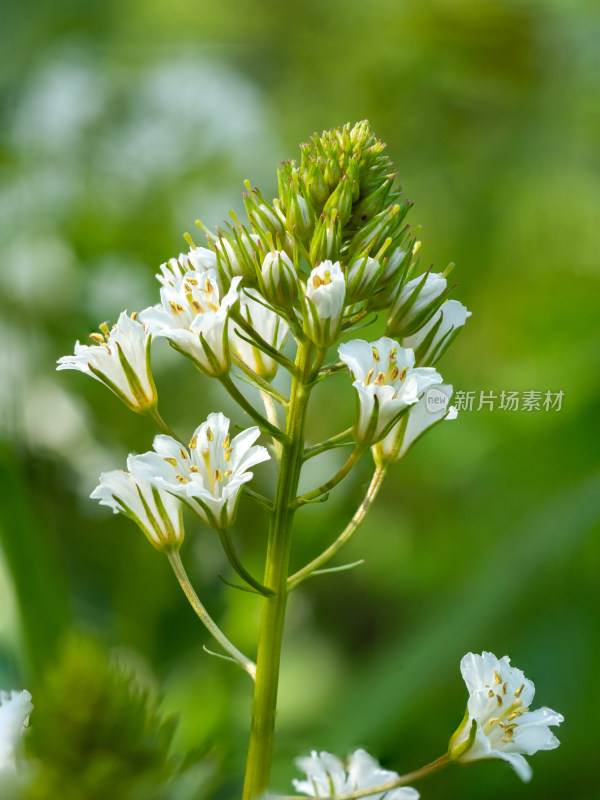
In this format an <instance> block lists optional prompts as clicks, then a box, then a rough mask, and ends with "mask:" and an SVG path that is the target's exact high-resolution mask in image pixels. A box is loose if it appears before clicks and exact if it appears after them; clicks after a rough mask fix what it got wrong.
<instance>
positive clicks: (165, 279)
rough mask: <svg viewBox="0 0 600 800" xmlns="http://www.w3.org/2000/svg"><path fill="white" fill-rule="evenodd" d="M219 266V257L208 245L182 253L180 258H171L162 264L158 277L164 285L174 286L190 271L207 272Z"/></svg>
mask: <svg viewBox="0 0 600 800" xmlns="http://www.w3.org/2000/svg"><path fill="white" fill-rule="evenodd" d="M216 268H217V257H216V255H215V254H214V253H213V251H212V250H207V249H206V247H195V248H192V249H191V250H190V252H189V253H180V254H179V258H170V259H169V260H168V261H167V262H165V263H164V264H161V265H160V273H157V275H156V277H157V278H158V280H159V281H160V283H162V285H163V286H174V285H175V284H176V283H177V281H180V280H181V279H182V278H184V277H185V276H186V274H187V273H188V272H190V271H192V272H205V271H206V270H209V269H212V270H216Z"/></svg>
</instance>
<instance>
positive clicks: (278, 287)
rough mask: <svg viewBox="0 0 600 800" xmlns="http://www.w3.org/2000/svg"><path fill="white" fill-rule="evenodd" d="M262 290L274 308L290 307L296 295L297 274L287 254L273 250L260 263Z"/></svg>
mask: <svg viewBox="0 0 600 800" xmlns="http://www.w3.org/2000/svg"><path fill="white" fill-rule="evenodd" d="M262 280H263V285H262V287H261V288H262V292H263V294H264V296H265V297H266V298H267V300H268V301H269V302H270V303H272V305H273V306H275V308H283V309H287V310H289V309H291V308H292V307H293V305H294V303H295V302H296V298H297V297H298V275H297V273H296V269H295V267H294V264H293V263H292V261H291V259H290V258H289V256H288V255H287V254H286V253H284V252H282V251H277V250H275V251H274V252H271V253H267V255H266V256H265V260H264V261H263V265H262Z"/></svg>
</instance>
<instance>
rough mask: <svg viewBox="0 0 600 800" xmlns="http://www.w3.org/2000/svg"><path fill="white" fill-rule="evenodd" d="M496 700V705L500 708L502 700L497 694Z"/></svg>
mask: <svg viewBox="0 0 600 800" xmlns="http://www.w3.org/2000/svg"><path fill="white" fill-rule="evenodd" d="M496 700H497V702H498V705H499V706H501V705H502V698H501V697H500V695H499V694H497V695H496Z"/></svg>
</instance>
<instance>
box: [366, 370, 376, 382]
mask: <svg viewBox="0 0 600 800" xmlns="http://www.w3.org/2000/svg"><path fill="white" fill-rule="evenodd" d="M374 372H375V367H373V368H372V369H370V370H369V372H368V373H367V377H366V378H365V386H368V385H369V384H370V383H371V378H372V377H373V373H374Z"/></svg>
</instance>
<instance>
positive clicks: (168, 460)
mask: <svg viewBox="0 0 600 800" xmlns="http://www.w3.org/2000/svg"><path fill="white" fill-rule="evenodd" d="M163 461H166V462H167V464H171V465H172V466H173V467H176V466H177V459H176V458H172V457H171V456H169V457H168V458H163Z"/></svg>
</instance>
